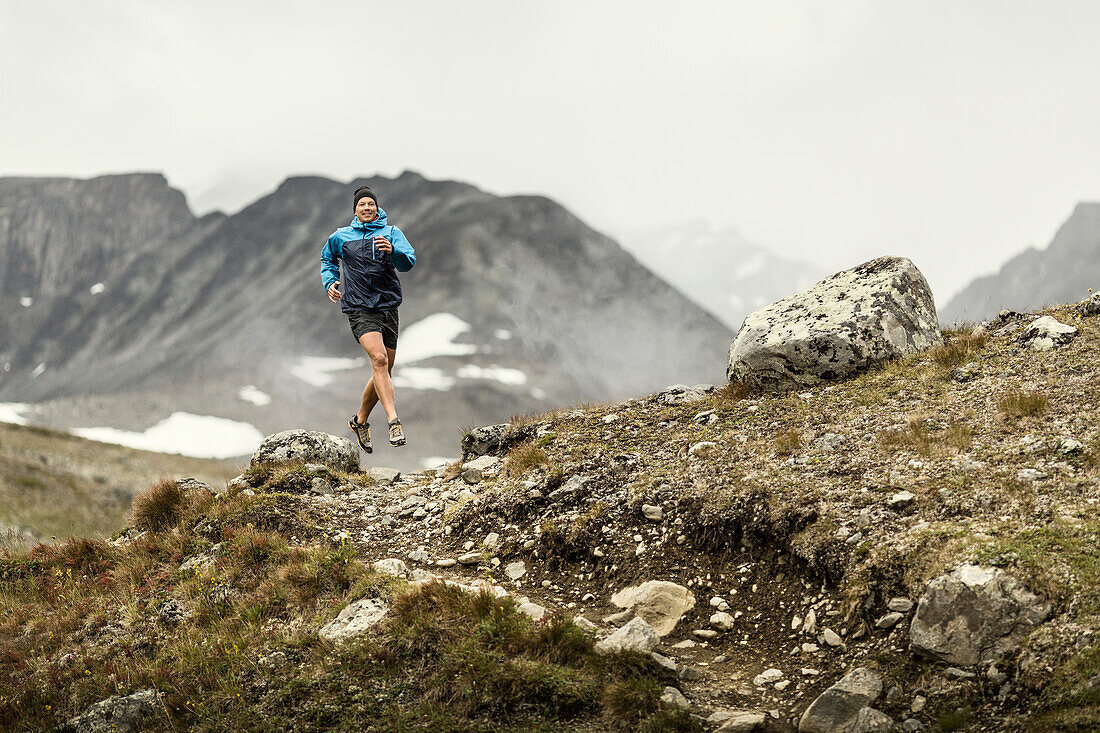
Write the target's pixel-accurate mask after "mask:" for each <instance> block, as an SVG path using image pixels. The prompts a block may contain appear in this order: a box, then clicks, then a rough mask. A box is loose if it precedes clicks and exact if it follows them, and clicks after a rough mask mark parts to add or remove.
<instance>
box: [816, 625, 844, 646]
mask: <svg viewBox="0 0 1100 733" xmlns="http://www.w3.org/2000/svg"><path fill="white" fill-rule="evenodd" d="M821 635H822V636H823V637H824V639H825V643H826V644H828V645H829V646H844V639H841V638H840V634H838V633H836V632H835V631H833V630H832V629H825V630H824V631H822V632H821Z"/></svg>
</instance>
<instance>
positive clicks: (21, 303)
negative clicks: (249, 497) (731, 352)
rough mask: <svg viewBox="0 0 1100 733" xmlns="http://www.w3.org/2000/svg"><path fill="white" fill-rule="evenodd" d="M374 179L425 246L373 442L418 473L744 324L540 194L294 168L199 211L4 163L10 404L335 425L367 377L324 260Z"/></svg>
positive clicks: (713, 357) (683, 357)
mask: <svg viewBox="0 0 1100 733" xmlns="http://www.w3.org/2000/svg"><path fill="white" fill-rule="evenodd" d="M362 184H369V185H370V186H372V187H373V188H374V190H375V191H377V192H378V193H379V196H380V198H381V201H382V206H383V208H384V209H385V210H386V211H387V212H388V214H389V218H390V221H391V223H394V224H396V225H398V226H400V227H401V228H402V229H403V231H405V232H406V234H407V235H408V237H409V239H410V240H411V241H412V242H413V243H414V245H415V247H416V250H417V254H418V264H417V266H416V267H415V268H414V269H413V270H412V271H411V272H409V273H407V274H403V275H402V283H403V289H404V295H405V301H404V304H403V305H402V308H401V325H402V335H403V337H407V338H406V340H404V341H402V347H401V349H400V351H399V357H398V367H397V370H396V373H395V377H396V378H397V380H398V386H399V393H398V404H399V407H400V410H401V412H402V415H403V417H404V418H405V424H406V425H407V426H408V428H407V429H408V433H409V437H410V443H409V446H408V447H406V448H403V449H402V450H401V451H400V452H396V451H389V449H388V447H385V446H384V447H382V448H381V450H380V453H379V454H376V458H382V459H383V460H384V461H385V462H387V463H390V464H393V465H397V466H399V467H401V468H407V469H411V468H416V467H420V466H421V465H422V462H423V461H424V459H428V458H430V457H432V456H447V455H450V452H451V451H452V448H453V440H454V436H455V434H456V433H457V432H458V431H459V429H460V428H461V426H462V425H463V424H467V423H469V422H475V423H476V422H484V421H488V420H491V419H494V418H495V416H497V415H500V414H505V415H507V414H519V413H523V412H530V411H534V410H539V409H546V408H547V407H549V406H551V405H555V404H566V403H570V402H575V401H580V400H593V399H595V400H604V399H615V398H622V397H625V396H627V395H630V394H636V393H638V392H641V391H650V390H654V389H659V388H661V387H663V386H665V385H667V384H669V383H671V382H675V381H679V380H687V381H688V382H689V383H690V382H713V381H715V380H717V379H720V378H721V370H720V368H718V367H717V366H710V367H708V365H718V364H719V363H720V360H721V354H722V351H723V349H724V348H725V346H726V345H728V343H729V341H730V339H731V338H732V332H731V331H730V330H729V329H728V328H726V327H725V326H723V325H722V324H721V323H720V322H719V321H718V320H717V319H715V318H714V317H713V316H711V315H709V314H708V313H706V312H705V311H703V310H702V309H700V308H699V307H698V306H696V305H695V304H693V303H692V302H691V301H689V300H688V299H687V298H685V297H684V296H683V295H681V294H680V293H679V292H677V291H676V290H675V289H674V288H673V287H671V286H670V285H668V284H667V283H666V282H665V281H663V280H662V279H660V278H659V277H658V276H656V275H654V274H653V273H652V272H650V271H649V270H647V269H645V268H644V267H643V266H641V265H640V264H638V262H637V261H635V260H634V259H633V258H632V257H631V256H630V255H629V254H627V253H626V252H625V251H623V250H622V248H621V247H619V246H618V244H616V243H615V242H613V241H612V240H610V239H609V238H607V237H605V236H603V235H602V234H600V233H598V232H596V231H594V230H592V229H591V228H590V227H588V226H586V225H585V224H584V223H583V222H581V221H580V220H579V219H577V218H576V217H575V216H573V215H572V214H571V213H570V212H568V211H567V210H565V209H564V208H563V207H561V206H560V205H558V204H556V203H554V202H553V201H550V200H549V199H546V198H543V197H538V196H508V197H499V196H494V195H492V194H489V193H486V192H484V191H480V190H478V189H477V188H475V187H474V186H471V185H468V184H464V183H459V182H455V181H431V180H428V179H426V178H424V177H422V176H420V175H417V174H415V173H411V172H406V173H403V174H402V175H401V176H399V177H397V178H394V179H388V178H381V177H374V178H369V179H358V180H356V181H352V182H350V183H346V184H345V183H340V182H337V181H332V180H328V179H324V178H318V177H297V178H290V179H287V180H286V181H284V182H283V183H282V184H281V185H280V186H279V187H278V189H276V190H275V191H273V192H271V193H270V194H269V195H267V196H264V197H263V198H261V199H259V200H258V201H256V202H254V203H253V204H251V205H249V206H247V207H245V208H244V209H243V210H241V211H240V212H238V213H237V214H234V215H232V216H225V215H222V214H210V215H208V216H205V217H201V218H197V217H194V216H193V215H192V214H191V213H190V212H189V211H188V210H187V207H186V202H185V201H184V199H183V196H182V194H181V193H180V192H179V191H176V190H174V189H172V188H170V187H169V186H168V184H167V182H166V181H165V180H164V178H163V177H162V176H157V175H137V174H135V175H129V176H127V175H121V176H105V177H100V178H95V179H91V180H87V181H77V180H71V179H23V178H20V179H3V180H0V293H3V296H0V306H2V310H0V312H2V313H3V317H2V318H0V402H16V403H30V404H32V405H33V410H30V411H29V412H28V413H27V414H26V416H27V417H28V418H29V419H31V420H32V421H33V422H35V423H37V424H42V425H46V426H49V427H64V428H66V429H69V428H73V427H79V428H97V427H110V428H115V429H121V430H125V431H129V432H131V433H136V434H143V433H145V432H147V431H149V430H150V429H151V428H153V427H154V426H155V425H156V424H157V423H158V422H159V421H160V420H161V419H163V418H164V417H165V416H166V415H169V414H172V413H175V412H177V411H182V412H185V413H189V414H191V415H199V416H217V417H220V418H223V419H226V420H232V421H235V422H238V423H242V424H244V425H246V426H255V427H256V428H257V429H259V430H260V431H261V432H262V433H263V434H269V433H273V432H277V431H279V430H283V429H285V428H287V427H290V426H300V427H308V428H316V429H321V430H325V431H327V432H331V433H337V432H340V431H341V430H342V429H343V426H344V425H345V424H346V422H347V418H348V416H349V414H350V411H351V410H352V409H354V407H355V401H356V398H357V396H358V395H359V394H360V393H361V391H362V388H363V384H364V383H365V382H366V379H367V376H368V375H367V373H366V372H367V370H366V369H365V366H364V364H365V362H364V361H362V357H363V353H362V350H361V349H359V348H358V346H357V344H355V342H354V341H353V340H352V339H351V337H350V332H349V329H348V325H347V320H346V318H345V317H344V316H343V315H342V314H341V313H340V312H339V308H338V307H337V306H336V305H334V304H332V303H330V302H329V301H328V299H327V298H326V297H325V296H324V293H323V291H322V289H321V286H320V277H319V270H320V259H319V256H320V249H321V245H322V244H323V242H324V240H325V239H326V237H327V236H328V235H329V233H330V232H332V230H333V229H335V228H336V227H338V226H343V225H345V224H347V222H348V221H349V220H350V218H351V200H350V196H351V194H350V192H351V191H353V190H354V189H355V187H356V186H358V185H362ZM417 326H419V329H417V328H416V327H417ZM654 343H657V344H661V349H662V356H661V358H659V359H658V358H654V357H653V347H652V344H654ZM357 359H358V360H359V361H356V360H357ZM254 396H258V397H259V399H258V400H256V399H253V397H254ZM167 449H171V446H169V447H168V448H166V450H167ZM247 452H250V451H243V452H242V453H247Z"/></svg>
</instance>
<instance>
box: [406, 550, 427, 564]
mask: <svg viewBox="0 0 1100 733" xmlns="http://www.w3.org/2000/svg"><path fill="white" fill-rule="evenodd" d="M407 557H408V558H409V560H411V561H412V562H418V563H426V562H428V557H429V556H428V553H427V552H425V551H424V550H413V551H412V552H410V553H409V554H408V555H407Z"/></svg>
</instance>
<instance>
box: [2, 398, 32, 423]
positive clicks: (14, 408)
mask: <svg viewBox="0 0 1100 733" xmlns="http://www.w3.org/2000/svg"><path fill="white" fill-rule="evenodd" d="M30 408H31V406H30V405H24V404H23V403H21V402H0V422H7V423H14V424H15V425H26V424H27V418H25V417H23V413H25V412H27V410H29V409H30Z"/></svg>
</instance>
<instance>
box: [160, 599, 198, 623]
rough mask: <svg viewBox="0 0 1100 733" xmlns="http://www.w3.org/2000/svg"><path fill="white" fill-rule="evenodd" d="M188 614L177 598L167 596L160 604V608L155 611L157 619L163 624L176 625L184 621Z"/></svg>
mask: <svg viewBox="0 0 1100 733" xmlns="http://www.w3.org/2000/svg"><path fill="white" fill-rule="evenodd" d="M190 615H191V614H189V613H188V612H187V609H186V608H185V607H184V605H183V604H182V603H180V601H179V599H177V598H169V599H168V600H166V601H165V602H164V603H162V604H161V605H160V610H159V611H157V621H159V622H160V623H162V624H164V625H165V626H176V625H178V624H181V623H183V622H184V621H186V620H187V617H188V616H190Z"/></svg>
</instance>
